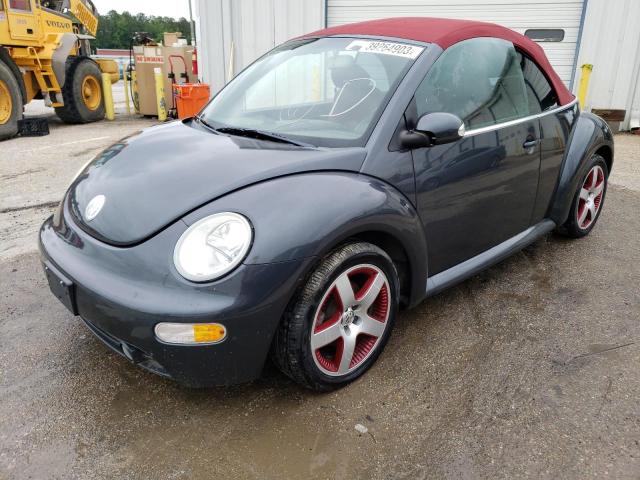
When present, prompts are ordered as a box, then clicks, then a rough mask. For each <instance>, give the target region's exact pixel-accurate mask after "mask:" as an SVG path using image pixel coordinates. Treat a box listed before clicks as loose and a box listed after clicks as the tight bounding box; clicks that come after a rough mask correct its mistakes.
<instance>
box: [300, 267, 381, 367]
mask: <svg viewBox="0 0 640 480" xmlns="http://www.w3.org/2000/svg"><path fill="white" fill-rule="evenodd" d="M389 301H390V289H389V281H388V280H387V277H386V275H385V274H384V273H383V272H382V270H380V269H379V268H378V267H376V266H374V265H369V264H364V265H356V266H355V267H351V268H349V269H348V270H346V271H344V272H343V273H341V274H340V276H338V278H336V280H335V281H334V282H333V283H332V284H331V285H330V286H329V288H328V289H327V291H326V292H325V294H324V296H323V297H322V300H321V302H320V305H319V307H318V309H317V310H316V313H315V316H314V321H313V327H312V331H311V338H310V344H311V351H312V354H313V359H314V361H315V363H316V366H317V367H318V368H319V369H320V370H321V371H322V373H324V374H326V375H330V376H342V375H346V374H348V373H350V372H352V371H353V370H355V369H356V368H358V367H359V366H360V365H362V363H363V362H364V361H365V360H366V359H367V358H369V356H370V355H371V353H372V352H373V351H374V350H375V349H376V348H377V347H378V345H379V344H380V339H381V338H382V336H383V334H384V332H385V330H386V328H387V320H388V319H389V312H390V304H389Z"/></svg>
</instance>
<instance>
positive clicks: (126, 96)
mask: <svg viewBox="0 0 640 480" xmlns="http://www.w3.org/2000/svg"><path fill="white" fill-rule="evenodd" d="M130 74H131V73H130V71H129V64H127V68H126V69H125V70H124V73H123V75H122V77H123V80H124V104H125V107H126V109H127V115H131V106H130V105H129V88H130V87H129V75H130Z"/></svg>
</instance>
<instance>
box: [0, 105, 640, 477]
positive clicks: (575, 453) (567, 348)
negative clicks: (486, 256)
mask: <svg viewBox="0 0 640 480" xmlns="http://www.w3.org/2000/svg"><path fill="white" fill-rule="evenodd" d="M151 123H152V122H151V121H150V120H140V119H127V118H124V117H123V116H122V115H120V116H119V119H118V120H116V121H115V122H102V123H100V124H98V125H86V126H79V127H68V126H63V125H60V124H58V123H55V122H52V133H51V135H50V136H49V137H42V138H20V139H14V140H10V141H7V142H4V143H2V145H1V147H0V148H1V150H0V191H1V192H2V195H1V196H0V235H1V238H2V241H1V243H0V333H1V334H0V478H2V479H4V478H7V479H9V478H11V479H13V478H16V479H27V478H28V479H54V478H55V479H73V478H79V479H92V478H99V479H103V478H128V479H147V478H175V479H179V478H185V479H186V478H190V479H210V478H225V479H234V478H238V479H247V478H259V479H288V478H292V479H302V478H305V479H306V478H309V479H311V478H313V479H315V478H318V479H324V478H326V479H333V478H372V479H396V478H406V479H423V478H460V479H467V478H469V479H471V478H527V477H528V478H554V479H555V478H569V479H571V478H575V479H584V478H603V477H605V478H606V477H609V478H629V479H632V478H635V479H637V478H639V474H638V472H640V402H639V401H638V398H640V369H639V368H638V365H640V322H639V320H640V295H639V292H638V285H639V284H640V269H639V267H638V265H639V264H640V246H639V242H638V238H639V237H638V232H639V230H640V216H638V214H637V212H638V211H640V171H639V165H640V137H637V136H631V135H619V136H617V137H616V148H617V150H616V160H615V161H616V163H615V167H614V172H613V174H612V176H611V185H610V189H609V193H608V195H607V201H606V205H605V207H604V211H603V213H602V215H601V218H600V222H599V225H598V226H597V228H596V229H595V230H594V231H593V232H592V234H591V235H590V236H589V237H587V238H585V239H583V240H580V241H569V240H566V239H564V238H561V237H558V236H555V235H549V236H547V237H545V238H543V239H541V240H540V241H538V242H536V243H535V244H534V245H532V246H530V247H528V248H527V249H525V250H524V251H523V252H521V253H519V254H517V255H515V256H513V257H511V258H510V259H508V260H506V261H504V262H502V263H501V264H499V265H497V266H495V267H493V268H491V269H490V270H488V271H486V272H484V273H483V274H481V275H479V276H476V277H474V278H473V279H471V280H469V281H466V282H464V283H462V284H461V285H459V286H457V287H455V288H453V289H451V290H449V291H447V292H444V293H442V294H440V295H438V296H436V297H434V298H432V299H429V300H427V301H426V302H424V303H422V304H421V305H420V306H419V307H417V308H416V309H414V310H412V311H409V312H404V313H402V314H401V315H400V317H399V319H398V323H397V325H396V330H395V331H394V334H393V336H392V338H391V340H390V343H389V345H388V346H387V348H386V350H385V352H384V354H383V355H382V356H381V358H380V360H379V361H378V363H377V364H376V365H375V366H374V367H373V368H372V370H371V371H370V372H369V373H368V374H367V375H365V376H364V377H363V378H362V379H360V380H359V381H357V382H355V383H354V384H352V385H350V386H348V387H346V388H344V389H342V390H340V391H338V392H334V393H330V394H315V393H310V392H308V391H305V390H302V389H300V388H299V387H297V386H296V385H295V384H293V383H292V382H290V381H289V380H288V379H286V378H285V377H283V376H282V375H281V374H280V373H279V372H277V371H276V370H275V368H274V367H273V366H271V365H268V366H267V368H266V371H265V372H264V375H263V377H262V378H261V379H260V380H258V381H256V382H254V383H252V384H249V385H243V386H239V387H234V388H224V389H222V388H219V389H206V390H190V389H186V388H182V387H180V386H177V385H175V384H173V383H171V382H168V381H165V380H163V379H161V378H159V377H156V376H154V375H151V374H148V373H146V372H143V371H141V370H140V369H138V368H136V367H134V366H132V365H131V364H129V363H128V362H127V361H125V360H124V359H122V358H120V357H118V356H117V355H115V354H113V353H110V352H109V351H108V350H107V349H106V347H104V346H103V345H102V344H101V343H100V342H99V341H98V340H96V339H94V338H93V337H92V336H91V334H90V333H89V332H88V331H87V330H86V328H85V327H84V326H83V325H82V324H81V322H80V321H79V320H78V319H77V318H74V317H73V316H71V315H70V314H69V313H68V312H67V311H66V310H65V309H64V307H62V305H60V304H59V303H58V302H57V301H55V300H54V298H53V297H52V295H51V294H50V293H49V291H48V289H47V286H46V282H45V280H44V277H43V274H42V272H41V268H40V264H39V261H38V256H37V253H36V251H35V249H36V241H35V234H36V232H37V228H38V226H39V224H40V222H41V221H42V220H43V219H44V218H45V217H46V216H48V215H49V214H50V213H51V211H52V208H53V207H52V206H53V205H54V204H55V202H57V201H58V200H59V198H60V197H61V196H62V194H63V192H64V189H65V187H66V184H67V183H68V182H69V180H70V179H71V177H72V176H73V174H74V173H75V171H77V169H79V168H80V166H82V165H83V164H84V163H85V162H86V161H87V160H89V159H90V158H91V157H92V156H93V155H94V154H95V153H96V152H98V151H99V150H100V149H102V148H104V147H105V146H107V145H108V144H109V143H110V142H112V141H115V140H116V139H117V138H118V137H121V136H123V135H126V134H129V133H131V132H134V131H135V130H137V129H139V128H141V127H144V126H147V125H149V124H151ZM356 427H357V428H356ZM363 427H366V428H363Z"/></svg>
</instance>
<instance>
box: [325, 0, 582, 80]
mask: <svg viewBox="0 0 640 480" xmlns="http://www.w3.org/2000/svg"><path fill="white" fill-rule="evenodd" d="M583 2H584V0H554V1H548V0H542V1H537V2H536V1H531V0H456V1H455V2H447V1H445V0H402V1H401V2H394V1H392V0H327V25H328V26H329V27H332V26H334V25H341V24H344V23H352V22H361V21H363V20H373V19H376V18H387V17H414V16H415V17H444V18H462V19H468V20H481V21H485V22H493V23H498V24H500V25H504V26H505V27H508V28H511V29H513V30H515V31H517V32H520V33H524V32H525V31H526V30H528V29H541V28H542V29H562V30H564V39H563V40H562V41H560V42H541V43H540V45H542V47H543V48H544V50H545V51H546V53H547V56H548V57H549V61H550V62H551V64H552V65H553V67H554V68H555V70H556V72H558V75H560V78H562V80H563V81H564V82H565V83H566V84H567V85H569V84H570V82H571V76H572V74H573V67H574V61H575V53H576V43H577V41H578V32H579V30H580V18H581V16H582V5H583Z"/></svg>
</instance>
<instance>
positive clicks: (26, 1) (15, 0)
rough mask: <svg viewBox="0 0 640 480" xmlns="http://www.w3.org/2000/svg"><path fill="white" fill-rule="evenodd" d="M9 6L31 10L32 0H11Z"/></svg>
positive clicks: (15, 8) (13, 8)
mask: <svg viewBox="0 0 640 480" xmlns="http://www.w3.org/2000/svg"><path fill="white" fill-rule="evenodd" d="M9 8H11V9H12V10H24V11H25V12H30V11H31V0H9Z"/></svg>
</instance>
